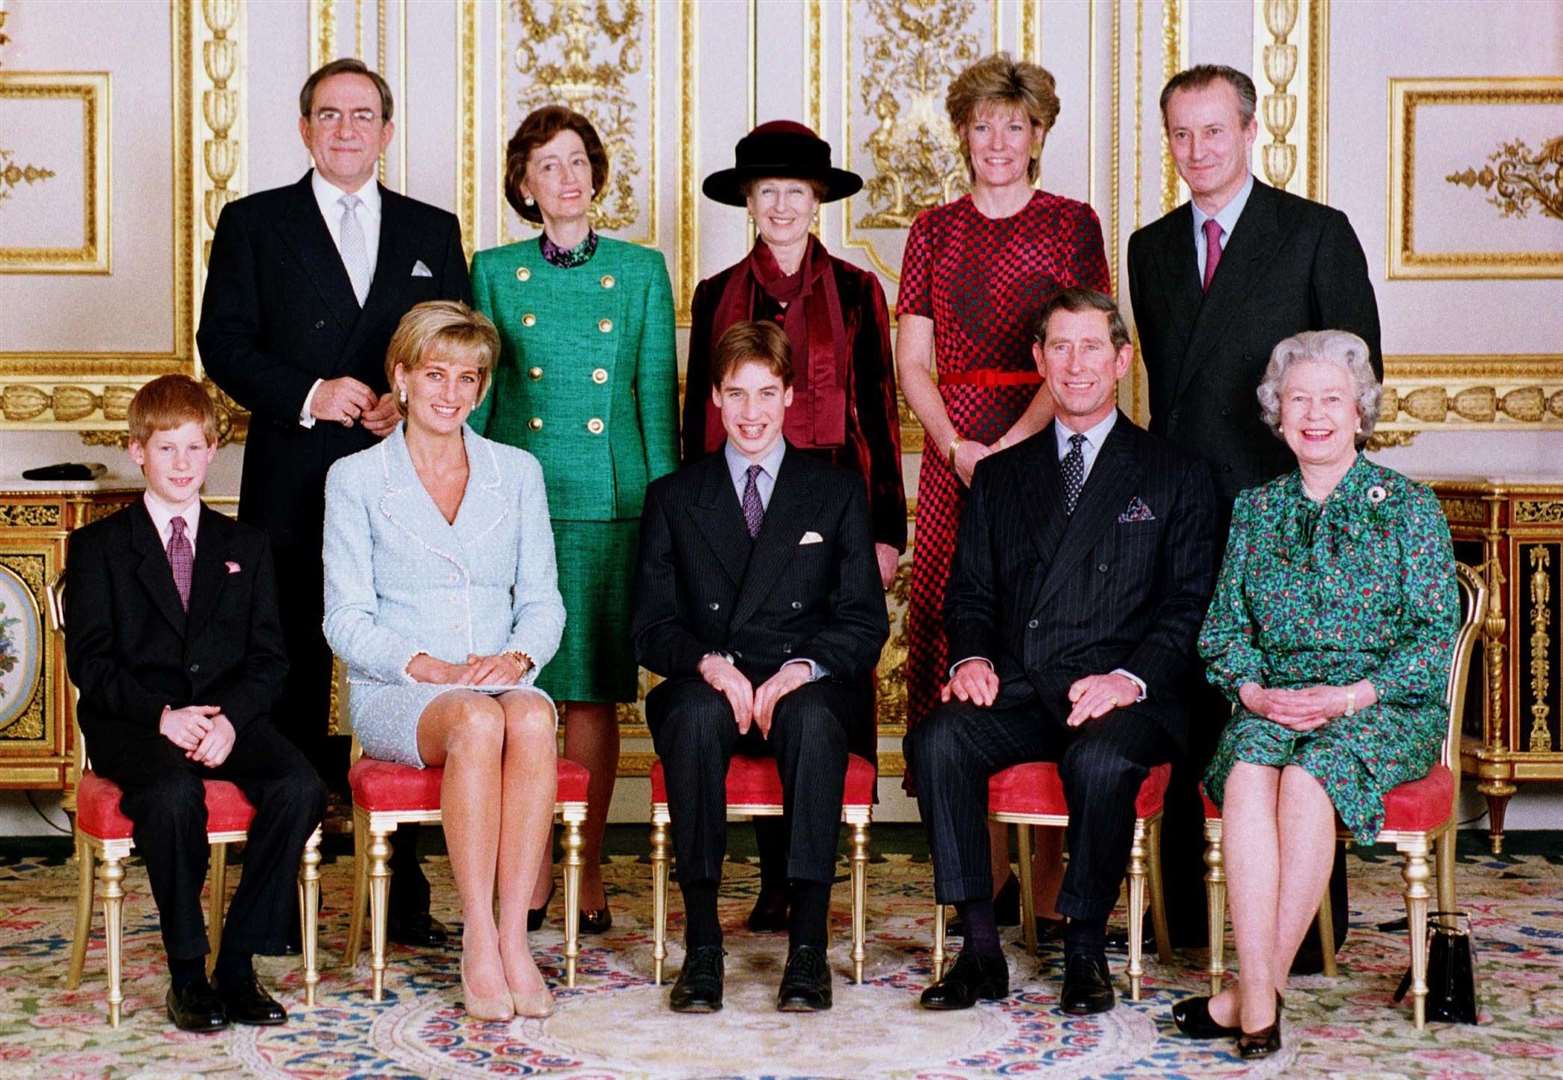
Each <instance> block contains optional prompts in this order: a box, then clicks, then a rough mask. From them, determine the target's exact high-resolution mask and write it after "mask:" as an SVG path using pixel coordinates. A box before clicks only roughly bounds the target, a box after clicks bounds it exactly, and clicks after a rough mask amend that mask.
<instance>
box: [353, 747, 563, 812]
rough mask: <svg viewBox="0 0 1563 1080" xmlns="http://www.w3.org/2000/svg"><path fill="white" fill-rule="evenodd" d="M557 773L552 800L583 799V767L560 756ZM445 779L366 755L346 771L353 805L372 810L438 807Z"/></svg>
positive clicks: (438, 773) (440, 774)
mask: <svg viewBox="0 0 1563 1080" xmlns="http://www.w3.org/2000/svg"><path fill="white" fill-rule="evenodd" d="M558 773H559V780H558V785H559V786H558V791H557V793H556V794H555V796H554V801H555V802H556V803H562V802H585V801H586V785H587V782H588V781H589V780H590V779H591V776H590V774H589V773H588V772H587V771H586V767H585V766H584V765H578V764H576V763H575V762H573V761H570V760H568V759H566V758H560V759H559V768H558ZM444 779H445V770H444V769H439V768H434V769H418V768H414V767H413V766H411V765H398V764H396V763H395V762H391V761H376V760H375V759H374V758H367V757H361V758H359V759H358V760H357V761H355V762H353V767H352V768H351V769H349V770H348V771H347V782H348V785H349V786H351V787H352V789H353V803H354V805H355V806H357V807H359V808H360V809H363V810H368V811H369V812H371V813H390V812H394V811H397V810H437V809H439V805H440V784H441V782H442V781H443V780H444Z"/></svg>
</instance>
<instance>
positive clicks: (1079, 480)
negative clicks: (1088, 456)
mask: <svg viewBox="0 0 1563 1080" xmlns="http://www.w3.org/2000/svg"><path fill="white" fill-rule="evenodd" d="M1084 444H1085V436H1084V435H1071V436H1069V453H1067V454H1065V455H1064V458H1063V460H1062V461H1060V462H1059V463H1058V468H1059V471H1060V472H1062V473H1063V476H1064V513H1066V514H1073V513H1074V512H1075V503H1077V502H1079V501H1080V489H1081V488H1083V487H1085V453H1084V452H1083V451H1082V450H1081V449H1080V447H1081V446H1083V445H1084Z"/></svg>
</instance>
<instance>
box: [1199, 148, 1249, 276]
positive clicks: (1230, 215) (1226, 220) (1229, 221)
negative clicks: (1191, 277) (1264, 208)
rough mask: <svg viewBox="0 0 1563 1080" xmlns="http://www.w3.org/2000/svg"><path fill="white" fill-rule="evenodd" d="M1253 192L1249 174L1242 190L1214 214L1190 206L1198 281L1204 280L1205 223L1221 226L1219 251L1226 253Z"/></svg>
mask: <svg viewBox="0 0 1563 1080" xmlns="http://www.w3.org/2000/svg"><path fill="white" fill-rule="evenodd" d="M1253 190H1254V174H1253V173H1249V174H1248V180H1247V182H1245V183H1244V184H1243V189H1242V190H1241V191H1239V192H1238V193H1237V194H1236V195H1234V196H1233V197H1232V201H1231V202H1229V203H1227V204H1226V205H1225V206H1223V207H1222V208H1221V209H1220V210H1217V211H1216V212H1215V213H1214V214H1207V213H1205V211H1203V210H1201V209H1200V208H1199V204H1198V203H1191V204H1190V205H1191V206H1192V207H1193V209H1194V259H1195V261H1196V262H1198V263H1199V280H1201V281H1204V280H1205V222H1207V221H1209V220H1210V219H1211V218H1215V219H1216V224H1217V225H1220V226H1221V250H1222V251H1226V249H1227V245H1228V244H1230V243H1231V242H1232V230H1233V229H1235V228H1237V219H1238V218H1240V217H1242V216H1243V207H1245V206H1247V205H1248V196H1249V193H1251V192H1252V191H1253Z"/></svg>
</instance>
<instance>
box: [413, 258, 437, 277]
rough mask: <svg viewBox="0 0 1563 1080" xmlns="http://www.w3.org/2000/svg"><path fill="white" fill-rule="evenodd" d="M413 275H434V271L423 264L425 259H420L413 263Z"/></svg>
mask: <svg viewBox="0 0 1563 1080" xmlns="http://www.w3.org/2000/svg"><path fill="white" fill-rule="evenodd" d="M412 276H413V277H433V276H434V271H433V270H430V269H429V268H428V267H427V266H424V265H423V260H422V259H419V260H418V261H417V262H415V263H413V264H412Z"/></svg>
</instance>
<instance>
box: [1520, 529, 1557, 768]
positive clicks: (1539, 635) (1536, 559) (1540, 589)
mask: <svg viewBox="0 0 1563 1080" xmlns="http://www.w3.org/2000/svg"><path fill="white" fill-rule="evenodd" d="M1551 566H1552V550H1551V549H1550V548H1549V547H1547V545H1545V544H1536V545H1534V546H1533V547H1532V548H1531V549H1530V605H1531V606H1530V736H1529V738H1528V740H1527V742H1528V745H1527V747H1526V749H1527V750H1529V751H1530V752H1531V753H1533V754H1534V753H1546V752H1548V751H1550V750H1551V749H1552V729H1551V728H1549V727H1548V726H1547V717H1548V716H1550V715H1551V713H1552V706H1551V705H1549V704H1547V692H1548V691H1549V690H1550V689H1551V678H1550V676H1551V672H1550V670H1549V659H1550V655H1549V647H1550V645H1551V635H1550V634H1549V633H1548V631H1549V630H1550V629H1551V627H1552V604H1551V600H1552V574H1551Z"/></svg>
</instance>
